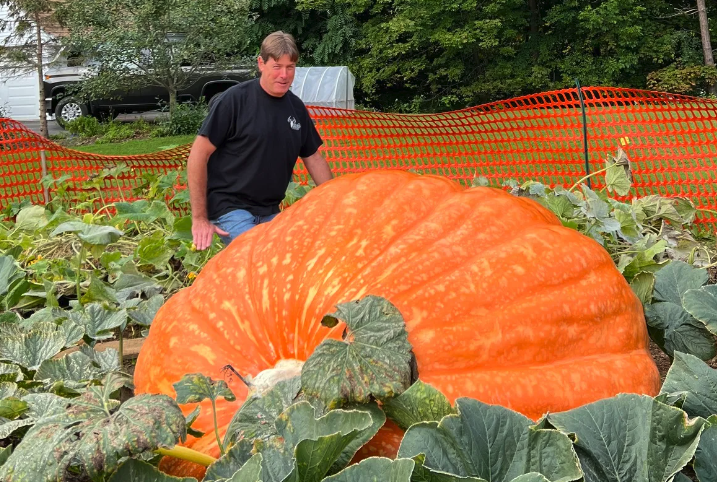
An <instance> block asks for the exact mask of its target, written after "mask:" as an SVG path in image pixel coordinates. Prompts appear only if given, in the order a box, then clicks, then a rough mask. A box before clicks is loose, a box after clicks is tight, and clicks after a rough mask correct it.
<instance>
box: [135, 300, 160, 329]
mask: <svg viewBox="0 0 717 482" xmlns="http://www.w3.org/2000/svg"><path fill="white" fill-rule="evenodd" d="M163 304H164V296H162V295H155V296H153V297H151V298H150V299H148V300H147V301H143V302H142V303H140V304H139V306H137V308H134V309H131V310H127V314H128V315H129V317H130V318H131V319H132V320H133V321H134V322H136V323H137V324H139V325H142V326H149V325H151V324H152V320H154V317H155V315H156V314H157V312H158V311H159V309H160V308H161V307H162V305H163Z"/></svg>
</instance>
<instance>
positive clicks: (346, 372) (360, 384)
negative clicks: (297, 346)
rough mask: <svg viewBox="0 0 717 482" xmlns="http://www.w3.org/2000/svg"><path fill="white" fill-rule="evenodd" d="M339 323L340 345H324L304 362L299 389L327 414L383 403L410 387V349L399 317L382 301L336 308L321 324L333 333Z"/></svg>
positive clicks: (371, 298) (331, 342) (368, 299)
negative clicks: (352, 406) (341, 328)
mask: <svg viewBox="0 0 717 482" xmlns="http://www.w3.org/2000/svg"><path fill="white" fill-rule="evenodd" d="M339 320H343V321H344V322H345V323H346V326H347V330H348V332H347V336H346V337H345V339H344V340H343V341H339V340H325V341H323V342H322V343H321V344H320V345H319V346H318V347H317V348H316V350H314V353H313V354H312V355H311V356H310V357H309V359H308V360H306V363H305V364H304V367H303V369H302V371H301V385H302V387H303V389H304V392H305V393H306V394H307V395H309V396H314V397H317V398H319V399H321V400H322V401H323V402H324V403H325V404H326V406H327V407H328V408H333V407H338V406H341V405H343V404H346V403H351V402H358V403H363V402H367V401H369V400H370V399H371V396H374V397H376V398H377V399H379V400H385V399H387V398H390V397H393V396H395V395H398V394H400V393H401V392H403V391H404V390H405V389H406V388H408V387H409V386H410V384H411V366H410V362H411V345H410V343H409V342H408V333H407V332H406V327H405V323H404V321H403V317H402V316H401V313H400V312H399V311H398V309H396V307H395V306H393V305H392V304H391V303H390V302H389V301H388V300H385V299H383V298H380V297H377V296H367V297H366V298H364V299H362V300H360V301H354V302H349V303H342V304H340V305H338V306H337V311H336V313H333V314H331V315H327V316H325V317H324V319H323V320H322V321H321V323H322V324H323V325H324V326H327V327H334V326H336V325H337V324H338V323H339Z"/></svg>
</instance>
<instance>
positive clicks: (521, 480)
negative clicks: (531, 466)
mask: <svg viewBox="0 0 717 482" xmlns="http://www.w3.org/2000/svg"><path fill="white" fill-rule="evenodd" d="M511 482H550V481H549V480H548V479H546V478H545V476H544V475H543V474H538V473H536V472H531V473H529V474H525V475H521V476H519V477H516V478H514V479H513V480H512V481H511Z"/></svg>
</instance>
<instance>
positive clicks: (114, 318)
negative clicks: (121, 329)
mask: <svg viewBox="0 0 717 482" xmlns="http://www.w3.org/2000/svg"><path fill="white" fill-rule="evenodd" d="M69 316H70V319H71V320H72V321H73V322H74V323H76V324H77V325H80V326H81V327H82V328H83V329H84V332H85V334H86V335H87V336H89V337H90V338H92V339H93V340H106V339H108V338H112V337H113V336H114V334H113V332H112V330H114V329H115V328H117V327H118V326H121V325H122V324H123V323H125V322H126V321H127V311H126V310H109V309H106V308H105V307H103V306H102V305H101V304H100V303H92V304H89V305H87V306H85V307H84V309H83V310H82V311H71V312H69Z"/></svg>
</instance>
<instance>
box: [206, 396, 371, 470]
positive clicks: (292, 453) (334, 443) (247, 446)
mask: <svg viewBox="0 0 717 482" xmlns="http://www.w3.org/2000/svg"><path fill="white" fill-rule="evenodd" d="M373 424H374V422H373V420H372V417H371V415H370V414H369V413H367V412H366V411H359V410H332V411H330V412H329V413H327V414H326V415H324V416H323V417H320V418H318V419H317V418H315V411H314V407H312V406H311V404H310V403H309V402H306V401H302V402H299V403H295V404H294V405H291V406H290V407H289V408H287V409H286V410H285V411H284V412H283V413H282V414H281V415H280V416H279V417H278V418H277V420H276V430H277V432H278V434H279V435H278V436H276V437H272V438H271V439H269V440H267V441H264V440H256V441H255V442H254V443H252V442H251V441H249V440H247V439H243V440H241V441H240V442H239V443H238V444H236V445H235V446H233V447H232V448H231V449H230V450H229V452H228V453H227V455H226V456H225V457H223V458H222V459H219V460H218V461H217V462H216V463H214V464H213V465H212V466H211V467H210V468H209V470H207V475H206V476H205V478H204V480H205V482H213V481H219V480H223V479H227V478H229V476H230V475H232V474H234V473H235V472H236V471H237V470H238V469H239V468H240V467H241V466H242V465H243V464H244V463H245V462H246V461H248V460H249V459H250V457H251V456H252V450H253V451H254V452H257V453H261V454H262V456H263V459H262V478H263V482H314V481H316V482H318V481H321V480H322V478H323V477H324V476H325V475H326V474H327V473H329V472H330V471H331V469H332V467H334V466H336V465H337V461H338V460H339V459H340V458H341V457H342V455H344V454H345V451H346V448H347V447H349V446H350V445H351V443H352V441H354V440H355V439H356V438H359V437H361V436H362V435H365V434H366V431H367V430H370V429H371V428H372V427H373ZM225 458H226V459H227V462H223V460H224V459H225Z"/></svg>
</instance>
